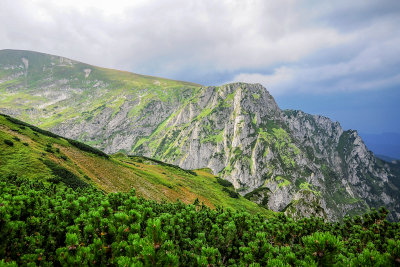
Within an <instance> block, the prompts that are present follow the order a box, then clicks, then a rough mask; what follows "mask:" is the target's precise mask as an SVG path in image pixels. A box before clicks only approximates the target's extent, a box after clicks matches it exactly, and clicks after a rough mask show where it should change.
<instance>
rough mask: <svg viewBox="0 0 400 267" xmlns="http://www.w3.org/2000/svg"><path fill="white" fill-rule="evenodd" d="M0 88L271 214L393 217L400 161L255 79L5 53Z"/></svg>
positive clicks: (43, 121) (97, 138) (27, 107)
mask: <svg viewBox="0 0 400 267" xmlns="http://www.w3.org/2000/svg"><path fill="white" fill-rule="evenodd" d="M0 94H1V96H2V97H1V98H0V112H2V113H5V114H9V115H12V116H14V117H17V118H19V119H22V120H24V121H26V122H28V123H32V124H34V125H36V126H40V127H42V128H44V129H46V130H49V131H51V132H54V133H57V134H59V135H62V136H65V137H68V138H71V139H76V140H79V141H82V142H84V143H86V144H88V145H91V146H94V147H96V148H98V149H100V150H102V151H104V152H106V153H116V152H121V153H124V154H128V155H141V156H146V157H151V158H155V159H157V160H161V161H164V162H167V163H170V164H175V165H178V166H180V167H181V168H184V169H200V168H209V169H210V170H211V171H212V173H213V174H215V175H218V176H219V177H221V178H223V179H225V180H228V181H229V182H231V183H232V184H233V186H234V188H235V189H234V190H235V191H236V192H238V193H240V194H241V195H243V196H246V198H248V199H251V200H252V201H254V202H256V203H258V204H259V205H260V206H263V207H266V208H269V209H272V210H274V211H284V212H286V213H287V214H291V215H292V216H295V217H296V216H309V215H312V214H314V215H319V216H325V217H326V218H327V219H329V220H338V219H341V218H343V216H344V215H346V214H350V215H354V214H361V213H363V212H364V211H366V210H368V209H370V208H372V207H379V206H386V207H387V208H388V209H389V210H391V218H392V219H395V220H398V219H399V218H400V192H399V188H400V182H399V177H400V175H399V172H398V169H397V165H396V164H393V163H389V162H388V163H386V162H384V161H382V160H380V159H378V158H376V157H375V156H374V154H373V153H372V152H370V151H369V150H368V148H367V147H366V146H365V144H364V142H363V140H362V139H361V137H360V136H359V135H358V133H357V132H356V131H353V130H348V131H344V130H343V129H342V127H341V126H340V124H339V123H337V122H332V121H331V120H330V119H329V118H326V117H323V116H318V115H310V114H307V113H304V112H302V111H298V110H281V109H280V108H279V107H278V105H277V104H276V102H275V100H274V98H273V97H272V96H271V95H270V94H269V92H268V91H267V90H266V89H265V88H264V87H263V86H261V85H260V84H247V83H233V84H227V85H222V86H201V85H198V84H193V83H188V82H180V81H173V80H168V79H164V78H157V77H151V76H143V75H138V74H133V73H129V72H122V71H117V70H110V69H104V68H99V67H95V66H91V65H88V64H84V63H80V62H77V61H73V60H70V59H66V58H63V57H58V56H52V55H47V54H42V53H36V52H30V51H19V50H2V51H0ZM113 183H114V184H117V183H118V182H117V181H113ZM182 190H184V189H182Z"/></svg>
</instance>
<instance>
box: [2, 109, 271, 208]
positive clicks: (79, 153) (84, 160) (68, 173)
mask: <svg viewBox="0 0 400 267" xmlns="http://www.w3.org/2000/svg"><path fill="white" fill-rule="evenodd" d="M0 175H1V176H13V175H15V176H19V177H28V178H32V179H43V180H47V181H49V182H60V181H61V182H64V183H66V184H67V185H69V186H71V187H73V188H76V187H82V186H86V185H87V184H92V185H94V186H97V187H99V188H101V189H102V190H104V191H106V192H115V191H129V190H130V189H131V188H132V187H134V188H135V189H136V192H137V195H139V196H142V197H144V198H147V199H153V200H157V201H168V202H171V201H176V200H177V199H180V200H181V201H182V202H184V203H193V202H194V200H195V199H196V198H199V200H200V202H204V203H205V204H206V205H207V206H209V207H216V206H222V207H229V208H232V209H235V210H246V211H249V212H252V213H256V212H262V213H264V214H270V212H268V211H267V210H265V209H263V208H261V207H259V206H257V205H256V204H255V203H253V202H251V201H248V200H247V199H245V198H243V197H241V196H239V195H235V194H234V190H233V188H232V187H231V186H230V185H229V184H228V185H226V186H227V187H225V186H224V185H222V184H221V181H220V180H218V178H216V177H215V176H214V175H212V174H210V172H209V171H208V170H207V169H202V170H196V171H188V170H184V169H181V168H179V167H177V166H174V165H169V164H165V163H162V162H158V161H155V160H152V159H149V158H145V157H128V156H126V155H124V154H122V153H119V154H116V155H112V156H108V155H105V154H103V153H102V152H101V151H99V150H96V149H93V148H90V147H88V146H85V145H83V144H81V143H78V142H74V141H73V140H69V139H65V138H62V137H59V136H56V135H54V134H52V133H50V132H47V131H43V130H41V129H38V128H36V127H33V126H30V125H29V124H25V123H23V122H21V121H18V120H16V119H14V118H11V117H8V116H5V115H0ZM236 197H237V198H236Z"/></svg>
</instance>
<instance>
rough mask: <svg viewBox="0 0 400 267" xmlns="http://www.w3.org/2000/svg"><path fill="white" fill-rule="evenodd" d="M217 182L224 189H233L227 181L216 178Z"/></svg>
mask: <svg viewBox="0 0 400 267" xmlns="http://www.w3.org/2000/svg"><path fill="white" fill-rule="evenodd" d="M216 179H217V182H218V183H219V184H220V185H222V186H224V187H233V184H232V183H231V182H229V181H228V180H225V179H222V178H219V177H217V178H216Z"/></svg>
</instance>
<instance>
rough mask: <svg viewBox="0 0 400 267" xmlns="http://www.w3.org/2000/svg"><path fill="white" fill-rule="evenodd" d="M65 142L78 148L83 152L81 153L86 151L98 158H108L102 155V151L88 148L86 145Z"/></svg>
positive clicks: (70, 140)
mask: <svg viewBox="0 0 400 267" xmlns="http://www.w3.org/2000/svg"><path fill="white" fill-rule="evenodd" d="M67 141H68V142H69V143H70V144H71V145H73V146H75V147H77V148H79V149H80V150H83V151H86V152H89V153H93V154H96V155H98V156H101V157H105V158H109V157H110V156H109V155H107V154H106V153H104V152H103V151H101V150H99V149H97V148H94V147H91V146H88V145H86V144H84V143H81V142H79V141H76V140H72V139H67Z"/></svg>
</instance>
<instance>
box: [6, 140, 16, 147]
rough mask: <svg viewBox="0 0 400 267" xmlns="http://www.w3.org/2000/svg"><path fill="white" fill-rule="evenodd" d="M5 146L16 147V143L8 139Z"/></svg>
mask: <svg viewBox="0 0 400 267" xmlns="http://www.w3.org/2000/svg"><path fill="white" fill-rule="evenodd" d="M4 144H6V145H8V146H14V142H13V141H11V140H8V139H5V140H4Z"/></svg>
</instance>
